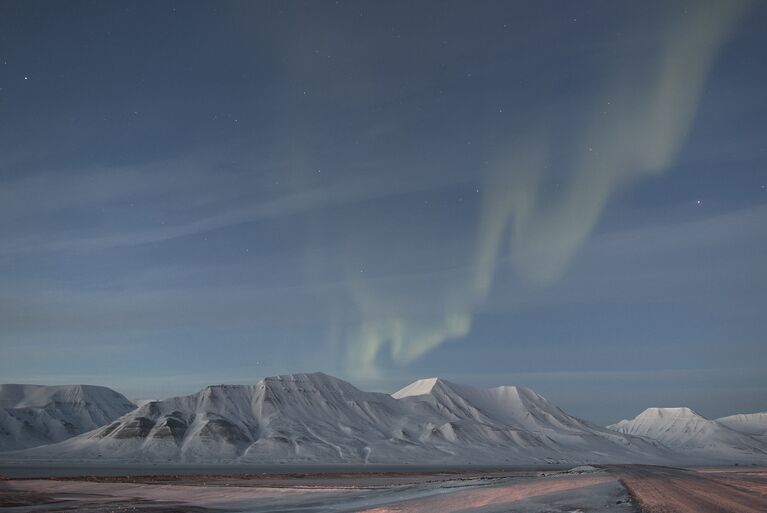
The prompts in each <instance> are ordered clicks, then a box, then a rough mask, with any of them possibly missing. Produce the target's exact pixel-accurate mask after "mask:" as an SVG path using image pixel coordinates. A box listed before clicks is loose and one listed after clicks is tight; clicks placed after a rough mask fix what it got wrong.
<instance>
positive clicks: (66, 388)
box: [0, 384, 135, 451]
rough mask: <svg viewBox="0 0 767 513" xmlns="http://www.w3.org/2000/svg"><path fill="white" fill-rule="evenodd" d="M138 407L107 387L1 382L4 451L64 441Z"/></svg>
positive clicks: (0, 431) (0, 426)
mask: <svg viewBox="0 0 767 513" xmlns="http://www.w3.org/2000/svg"><path fill="white" fill-rule="evenodd" d="M134 408H135V405H134V404H133V403H131V402H130V401H128V399H126V398H125V397H124V396H123V395H121V394H119V393H117V392H115V391H114V390H111V389H109V388H106V387H100V386H92V385H61V386H42V385H13V384H11V385H0V450H2V451H8V450H15V449H24V448H27V447H34V446H38V445H43V444H50V443H53V442H60V441H62V440H65V439H67V438H70V437H72V436H75V435H79V434H81V433H84V432H86V431H91V430H92V429H95V428H98V427H100V426H103V425H104V424H107V423H109V422H111V421H113V420H115V419H117V418H118V417H120V416H122V415H124V414H125V413H128V412H129V411H131V410H133V409H134Z"/></svg>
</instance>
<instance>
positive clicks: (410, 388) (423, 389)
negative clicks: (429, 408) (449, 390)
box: [391, 378, 446, 399]
mask: <svg viewBox="0 0 767 513" xmlns="http://www.w3.org/2000/svg"><path fill="white" fill-rule="evenodd" d="M445 383H446V382H445V381H444V380H443V379H440V378H424V379H418V380H416V381H413V382H412V383H410V384H409V385H407V386H406V387H404V388H401V389H400V390H397V391H396V392H394V393H393V394H392V395H391V396H392V397H393V398H395V399H402V398H403V397H414V396H419V395H426V394H430V393H432V392H433V391H434V390H435V389H436V388H439V387H443V386H444V385H445Z"/></svg>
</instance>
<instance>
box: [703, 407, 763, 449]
mask: <svg viewBox="0 0 767 513" xmlns="http://www.w3.org/2000/svg"><path fill="white" fill-rule="evenodd" d="M716 421H717V422H718V423H720V424H723V425H725V426H727V427H728V428H730V429H734V430H735V431H740V432H741V433H745V434H747V435H751V436H755V437H760V438H761V439H762V440H763V441H765V442H767V412H763V413H741V414H738V415H730V416H729V417H722V418H720V419H716Z"/></svg>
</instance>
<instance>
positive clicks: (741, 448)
mask: <svg viewBox="0 0 767 513" xmlns="http://www.w3.org/2000/svg"><path fill="white" fill-rule="evenodd" d="M608 427H609V428H610V429H613V430H616V431H618V432H620V433H624V434H631V435H637V436H643V437H647V438H651V439H653V440H657V441H659V442H661V443H663V444H664V445H666V446H668V447H669V448H671V449H672V450H674V451H677V452H679V453H681V454H684V455H687V456H689V457H691V458H699V459H701V461H717V462H762V463H763V462H764V461H765V460H766V459H767V446H766V445H765V444H764V443H763V442H762V441H760V440H758V439H756V438H754V437H752V436H750V435H748V434H746V433H744V432H740V431H736V430H734V429H731V428H730V427H728V426H727V425H726V424H725V423H722V422H720V421H716V420H709V419H707V418H705V417H703V416H702V415H699V414H698V413H696V412H695V411H693V410H691V409H690V408H648V409H646V410H645V411H643V412H642V413H640V414H639V415H637V416H636V417H635V418H634V419H632V420H622V421H620V422H618V423H617V424H613V425H612V426H608Z"/></svg>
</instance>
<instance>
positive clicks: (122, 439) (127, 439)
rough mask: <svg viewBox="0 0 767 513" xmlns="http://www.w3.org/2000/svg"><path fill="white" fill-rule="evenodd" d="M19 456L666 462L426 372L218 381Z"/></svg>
mask: <svg viewBox="0 0 767 513" xmlns="http://www.w3.org/2000/svg"><path fill="white" fill-rule="evenodd" d="M14 456H19V457H22V456H23V457H29V458H46V459H47V458H67V459H80V460H94V459H99V460H144V461H158V460H159V461H168V460H171V461H186V462H191V461H204V462H223V461H226V462H231V461H237V462H247V463H274V462H291V463H363V462H369V463H399V464H403V463H414V464H422V465H423V464H440V463H452V464H466V463H478V464H479V463H506V464H541V463H546V462H552V463H554V462H556V463H559V462H561V463H580V462H599V461H611V462H628V461H643V462H648V461H656V462H657V461H666V460H667V459H668V457H669V455H668V453H667V451H666V450H665V448H663V447H662V446H661V445H660V444H657V443H655V442H652V441H649V440H646V439H642V438H639V437H634V436H631V435H623V434H620V433H616V432H613V431H609V430H606V429H604V428H599V427H597V426H593V425H590V424H588V423H586V422H583V421H581V420H579V419H576V418H574V417H571V416H569V415H567V414H566V413H565V412H563V411H562V410H560V409H559V408H557V407H556V406H554V405H553V404H551V403H549V402H548V401H547V400H546V399H544V398H543V397H541V396H539V395H538V394H536V393H535V392H533V391H532V390H529V389H524V388H518V387H499V388H494V389H487V390H486V389H480V388H474V387H469V386H464V385H456V384H453V383H449V382H446V381H442V380H438V379H431V380H420V381H417V382H415V383H413V384H412V385H410V386H408V387H405V388H404V389H402V390H400V391H399V392H397V393H395V394H393V395H388V394H382V393H371V392H363V391H361V390H359V389H357V388H355V387H354V386H352V385H351V384H349V383H347V382H345V381H342V380H340V379H337V378H334V377H331V376H328V375H326V374H322V373H316V374H294V375H285V376H276V377H270V378H265V379H263V380H262V381H260V382H258V383H257V384H255V385H219V386H211V387H207V388H205V389H203V390H201V391H200V392H198V393H196V394H192V395H189V396H184V397H175V398H171V399H167V400H164V401H154V402H150V403H147V404H145V405H143V406H141V407H139V408H138V409H137V410H135V411H133V412H131V413H129V414H127V415H125V416H123V417H122V418H120V419H118V420H117V421H115V422H113V423H111V424H109V425H106V426H104V427H102V428H99V429H96V430H94V431H91V432H89V433H86V434H83V435H80V436H78V437H75V438H72V439H69V440H66V441H64V442H61V443H58V444H54V445H50V446H46V447H39V448H35V449H31V450H27V451H23V452H22V453H16V454H15V455H14Z"/></svg>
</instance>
